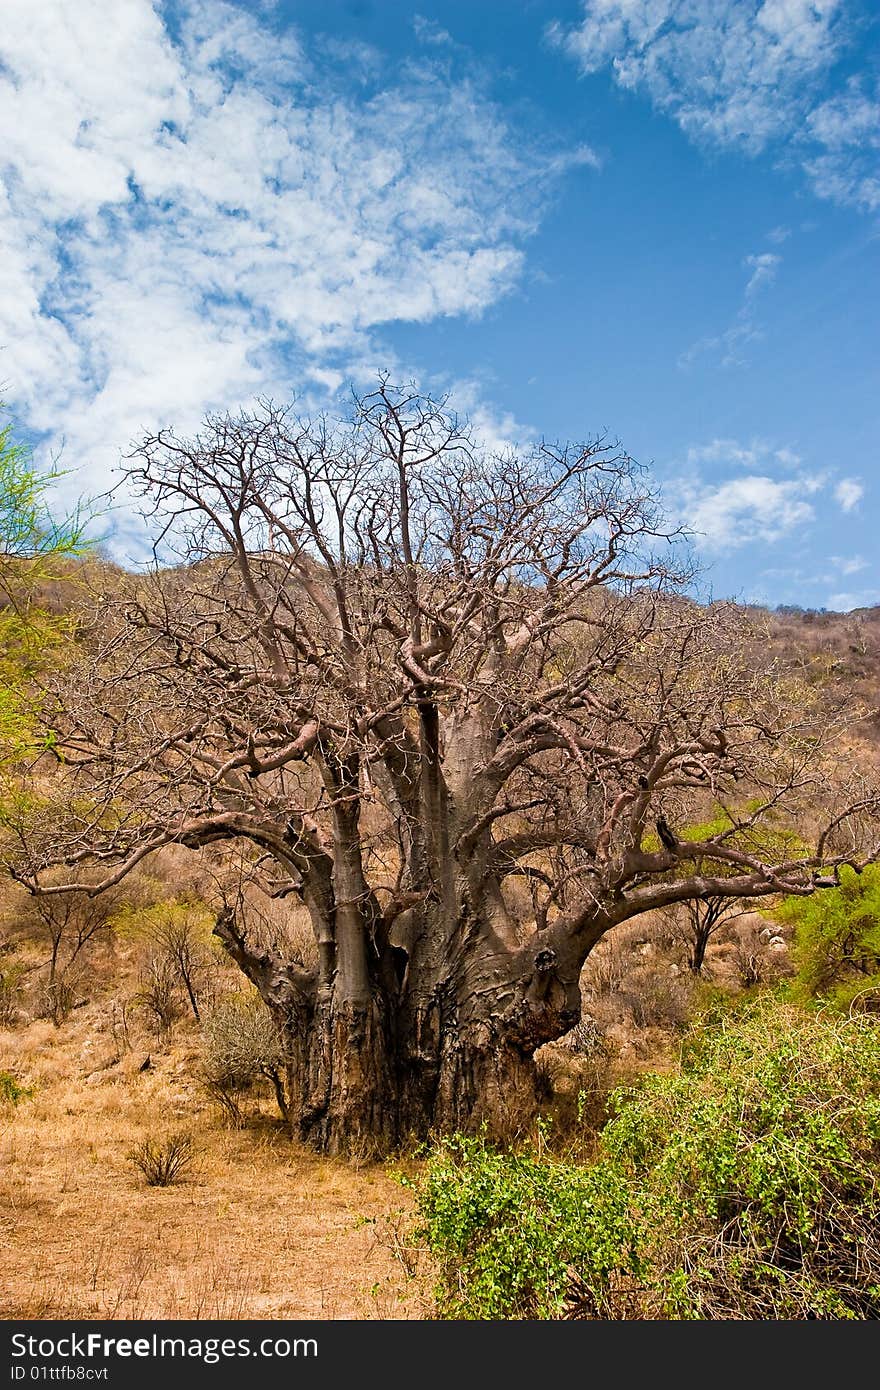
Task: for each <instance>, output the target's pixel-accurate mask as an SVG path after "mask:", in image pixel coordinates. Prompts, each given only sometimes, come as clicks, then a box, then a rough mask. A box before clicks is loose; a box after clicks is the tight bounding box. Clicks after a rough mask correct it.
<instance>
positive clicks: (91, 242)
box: [0, 0, 593, 490]
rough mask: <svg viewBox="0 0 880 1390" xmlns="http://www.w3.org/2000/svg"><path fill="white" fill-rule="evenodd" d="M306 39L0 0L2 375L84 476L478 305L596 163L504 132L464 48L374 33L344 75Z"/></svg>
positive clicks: (194, 18)
mask: <svg viewBox="0 0 880 1390" xmlns="http://www.w3.org/2000/svg"><path fill="white" fill-rule="evenodd" d="M96 35H100V42H99V43H95V41H94V40H95V36H96ZM315 47H316V49H317V51H311V50H309V51H307V50H306V48H305V47H304V46H303V44H302V43H301V41H300V39H299V38H298V37H297V35H296V34H295V33H294V32H292V31H290V30H289V29H281V28H279V27H278V26H277V25H276V24H275V23H274V21H273V16H272V11H271V7H270V8H265V9H263V8H261V9H260V10H259V11H254V10H252V9H249V8H245V7H239V6H237V5H235V4H231V3H227V2H226V0H183V2H182V3H180V4H178V5H176V6H175V7H174V8H173V9H172V8H171V7H165V6H163V5H161V4H160V3H159V0H153V2H152V3H151V0H80V2H79V3H78V4H77V5H75V6H72V5H68V4H67V3H65V0H43V3H42V4H41V22H40V24H39V25H37V24H35V23H34V16H33V8H32V3H31V0H6V3H5V4H4V15H3V26H2V30H0V122H2V125H3V129H4V132H5V134H4V143H3V148H2V150H0V245H2V255H0V348H2V356H0V379H2V380H3V382H4V383H5V390H6V392H7V394H8V395H9V397H10V399H11V401H12V402H13V404H14V405H15V407H16V409H17V410H18V411H19V412H20V414H21V415H22V417H23V419H24V421H25V422H26V424H27V425H28V426H29V427H30V428H31V429H33V430H34V431H37V432H40V433H42V434H44V435H45V436H46V437H47V439H48V441H49V445H50V447H57V446H58V445H59V444H60V442H61V435H62V433H63V436H64V441H65V455H64V457H65V462H66V463H67V464H70V465H73V466H76V467H78V468H79V470H80V472H79V479H78V482H79V484H80V485H82V486H85V487H86V488H87V489H90V490H95V489H96V488H100V487H101V486H102V485H103V484H104V483H105V482H106V477H107V472H108V470H109V467H110V466H111V464H112V463H113V462H114V461H115V459H116V458H117V457H118V453H119V450H120V449H121V448H125V447H126V446H127V445H128V443H129V441H130V440H131V439H132V437H134V436H136V435H137V434H139V433H140V432H141V431H142V430H143V429H146V428H154V427H155V426H156V425H158V424H160V423H165V422H169V421H172V420H173V421H174V422H175V423H176V424H177V425H178V426H179V427H181V428H183V429H187V428H191V427H192V426H193V425H194V424H195V423H196V422H197V420H198V419H199V418H200V417H201V415H202V414H203V413H204V411H205V410H206V409H209V408H216V407H220V406H227V405H233V406H234V404H235V403H236V402H238V401H242V400H245V399H247V398H249V397H250V396H252V395H253V394H254V393H256V392H262V393H268V394H272V393H274V394H282V395H289V394H290V390H291V381H292V380H294V379H295V380H296V382H297V384H298V385H299V384H301V383H303V382H305V383H309V382H310V383H311V386H312V387H313V388H314V390H315V391H316V392H319V393H321V392H326V391H328V390H330V391H332V390H334V389H336V387H338V386H339V384H340V383H341V382H342V381H343V379H344V378H346V377H350V376H352V375H357V374H358V373H360V372H361V371H366V370H369V372H372V371H373V369H374V366H375V364H376V362H377V361H380V362H387V361H388V358H389V356H390V354H388V353H387V351H386V350H384V349H382V347H381V338H377V336H376V335H377V333H378V332H380V331H381V327H382V325H384V324H388V323H391V322H401V321H406V322H414V323H424V322H428V321H430V320H432V319H437V318H443V317H445V316H450V315H471V316H474V315H479V314H481V313H482V312H483V311H484V310H485V309H486V308H487V307H488V306H489V305H491V304H493V303H494V302H496V301H497V300H498V299H499V297H500V296H503V295H504V294H506V293H507V292H508V291H509V290H510V289H511V287H512V286H513V285H514V284H515V283H516V282H517V279H518V277H519V275H520V272H521V269H522V260H523V253H522V245H523V242H524V239H525V238H527V237H528V236H529V235H530V234H531V233H533V232H534V231H535V230H536V228H537V226H538V222H539V219H540V215H541V206H542V201H543V200H544V197H545V195H546V193H547V190H548V188H549V186H550V185H551V184H552V183H553V182H554V181H555V180H557V179H558V178H559V177H560V176H561V175H562V174H563V173H564V172H565V171H566V170H567V169H568V168H570V167H571V165H572V164H573V163H581V164H583V163H589V162H591V161H592V159H593V156H592V154H591V152H590V151H588V150H586V149H581V150H577V151H571V152H567V151H562V150H560V149H558V148H553V149H548V148H542V147H541V146H540V145H539V142H537V141H536V140H530V139H529V138H526V137H524V136H523V134H522V132H520V131H518V130H514V129H513V128H511V126H510V125H509V123H508V122H507V121H506V120H505V118H504V117H503V116H502V115H501V114H500V112H499V110H498V109H497V107H496V106H494V105H493V103H492V101H491V100H490V98H489V96H488V94H487V91H486V90H485V87H484V84H483V82H482V81H481V80H480V78H479V76H478V75H474V74H473V73H469V72H468V70H467V66H466V63H465V61H464V60H462V62H461V63H460V64H459V66H458V70H457V72H456V74H454V75H452V74H451V73H450V71H449V70H448V68H447V67H444V66H442V65H437V64H433V63H432V62H431V61H430V60H429V59H421V60H419V61H418V62H417V63H411V64H409V65H406V64H404V65H398V66H396V67H395V68H394V69H393V70H391V69H389V70H388V71H386V70H385V69H384V68H383V62H382V57H381V55H378V54H375V53H371V55H370V61H369V62H364V63H361V64H360V66H359V69H358V72H359V74H360V81H359V84H353V83H352V82H351V80H350V71H349V69H350V65H348V66H346V65H345V63H343V65H342V67H341V68H340V67H339V66H338V65H337V60H336V58H335V57H334V54H335V49H334V47H333V44H332V43H331V42H330V41H329V40H328V41H327V42H326V43H324V44H323V46H322V47H320V48H318V46H317V45H316V46H315ZM59 422H63V428H62V429H59Z"/></svg>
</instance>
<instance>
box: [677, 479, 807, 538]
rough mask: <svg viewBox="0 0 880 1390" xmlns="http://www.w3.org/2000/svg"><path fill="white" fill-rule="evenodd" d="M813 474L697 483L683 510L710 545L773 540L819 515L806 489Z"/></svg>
mask: <svg viewBox="0 0 880 1390" xmlns="http://www.w3.org/2000/svg"><path fill="white" fill-rule="evenodd" d="M816 490H817V488H816V486H815V485H814V484H813V482H812V480H803V479H799V480H797V481H796V482H794V481H793V482H779V481H777V480H775V479H773V478H767V477H763V476H760V475H755V474H750V475H748V476H747V477H744V478H731V479H729V480H728V481H727V482H724V483H721V484H720V485H719V486H717V487H705V486H704V487H694V488H692V489H691V490H690V495H689V496H688V495H687V494H686V495H685V498H684V507H683V508H682V512H683V515H684V518H685V524H686V525H687V526H688V528H689V529H690V530H692V531H694V532H696V533H697V535H698V536H699V537H702V539H703V541H704V543H705V545H706V546H708V547H709V548H710V549H712V550H733V549H736V548H737V547H739V546H741V545H746V544H747V543H748V542H750V541H755V540H760V541H775V540H778V539H779V538H780V537H781V536H784V535H785V534H786V533H787V532H789V531H792V530H793V529H794V528H795V527H797V526H803V525H805V524H807V523H808V522H810V521H812V520H813V517H814V515H815V513H814V510H813V507H812V505H811V504H810V502H808V501H807V500H806V496H805V495H804V494H805V493H806V494H807V495H810V494H811V493H813V492H814V491H816Z"/></svg>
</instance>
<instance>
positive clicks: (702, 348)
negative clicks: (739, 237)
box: [678, 251, 782, 371]
mask: <svg viewBox="0 0 880 1390" xmlns="http://www.w3.org/2000/svg"><path fill="white" fill-rule="evenodd" d="M781 264H782V257H781V256H779V255H777V254H776V253H775V252H773V251H762V252H760V253H755V254H754V255H750V256H746V257H745V258H744V260H743V266H744V268H745V269H746V270H749V271H751V274H750V275H749V278H748V280H747V281H746V285H745V289H744V290H743V299H742V304H741V305H740V307H739V309H738V310H737V312H736V316H735V318H734V319H733V321H732V323H730V324H729V325H728V327H727V328H725V329H724V330H723V331H722V332H721V333H712V334H707V335H706V336H705V337H703V338H699V339H698V340H697V342H695V343H692V344H691V346H690V347H689V348H686V349H685V351H684V352H683V353H681V354H680V355H679V358H678V366H679V367H681V368H682V369H683V370H685V371H686V370H687V369H688V368H690V367H692V366H693V365H694V363H695V362H697V361H699V360H700V359H701V358H709V359H710V361H715V362H717V364H718V365H719V366H721V367H747V366H748V365H749V360H748V357H747V356H746V351H745V350H746V348H747V346H748V344H749V343H754V342H759V341H760V340H761V339H762V338H763V336H764V333H763V329H762V328H761V327H760V324H759V323H758V321H757V318H756V302H757V300H758V299H759V297H760V295H761V294H762V292H763V291H764V290H766V289H769V288H770V286H771V285H772V284H773V282H774V280H775V279H776V274H777V271H778V269H779V267H780V265H781Z"/></svg>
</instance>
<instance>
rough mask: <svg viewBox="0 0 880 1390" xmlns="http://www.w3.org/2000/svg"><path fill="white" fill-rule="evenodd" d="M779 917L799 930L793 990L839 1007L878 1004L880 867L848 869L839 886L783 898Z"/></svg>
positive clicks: (776, 912)
mask: <svg viewBox="0 0 880 1390" xmlns="http://www.w3.org/2000/svg"><path fill="white" fill-rule="evenodd" d="M773 915H774V916H775V917H776V918H778V919H779V920H781V921H783V922H787V923H789V924H791V925H792V926H793V927H794V928H795V943H794V958H795V963H796V965H797V976H796V979H795V981H794V988H795V990H796V991H797V992H798V993H799V994H800V995H801V996H802V997H805V998H820V999H824V1000H827V1001H828V1002H830V1003H833V1004H835V1005H837V1006H839V1007H841V1008H848V1007H849V1005H850V1004H851V1003H853V1002H854V1001H861V1003H862V1004H865V1003H870V1002H872V1001H873V1003H874V1004H877V1002H878V1001H880V865H877V864H873V865H870V866H869V867H868V868H866V869H864V870H863V871H862V873H861V874H857V873H855V872H854V870H852V869H850V868H847V867H846V866H844V867H843V868H842V869H841V871H840V887H839V888H825V889H822V890H821V891H820V892H817V893H814V894H813V895H812V897H809V898H799V897H791V898H785V899H783V901H782V903H781V904H780V905H779V906H778V907H777V908H775V909H774V914H773Z"/></svg>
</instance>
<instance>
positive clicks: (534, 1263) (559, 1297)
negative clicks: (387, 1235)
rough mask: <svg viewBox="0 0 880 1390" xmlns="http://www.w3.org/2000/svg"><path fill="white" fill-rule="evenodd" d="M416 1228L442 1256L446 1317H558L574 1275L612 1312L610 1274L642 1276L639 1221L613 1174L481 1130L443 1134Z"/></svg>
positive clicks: (421, 1189)
mask: <svg viewBox="0 0 880 1390" xmlns="http://www.w3.org/2000/svg"><path fill="white" fill-rule="evenodd" d="M417 1202H418V1210H419V1214H420V1217H421V1226H420V1228H419V1230H418V1231H417V1232H416V1237H417V1239H419V1240H422V1241H425V1242H426V1243H427V1245H428V1247H429V1248H430V1250H431V1251H432V1253H433V1254H434V1255H435V1256H436V1257H437V1259H438V1261H439V1265H440V1269H441V1282H440V1285H439V1286H438V1289H437V1302H438V1308H439V1311H440V1312H441V1314H442V1315H443V1316H446V1317H451V1318H468V1319H484V1318H488V1319H493V1318H495V1319H497V1318H558V1317H560V1316H562V1314H563V1311H564V1309H565V1307H566V1305H567V1303H568V1302H569V1300H570V1297H571V1292H572V1275H573V1272H574V1277H575V1278H576V1280H577V1281H578V1284H579V1285H582V1286H583V1287H584V1288H585V1289H588V1290H589V1295H590V1298H591V1300H592V1302H593V1304H594V1306H595V1310H596V1311H595V1315H596V1316H598V1317H603V1316H606V1314H607V1313H608V1312H609V1311H610V1309H611V1306H612V1299H611V1293H612V1282H613V1281H619V1277H620V1275H621V1274H622V1273H623V1274H625V1275H629V1276H632V1277H633V1278H636V1279H637V1278H638V1277H639V1276H640V1274H641V1272H642V1265H641V1260H640V1257H639V1253H638V1246H639V1232H640V1226H639V1222H638V1220H637V1218H636V1217H635V1216H634V1215H633V1213H632V1211H631V1210H630V1208H629V1205H628V1201H627V1194H626V1191H625V1189H623V1188H620V1187H619V1186H618V1185H617V1183H616V1181H615V1176H614V1174H613V1173H612V1172H611V1171H610V1169H608V1168H606V1167H603V1166H602V1165H596V1166H595V1167H592V1168H582V1167H573V1166H570V1165H567V1164H565V1163H561V1162H558V1161H557V1160H555V1159H553V1158H551V1157H550V1156H549V1155H542V1154H541V1153H540V1152H539V1151H534V1150H526V1151H524V1152H521V1153H499V1152H498V1151H497V1150H495V1149H493V1148H492V1147H491V1145H489V1144H488V1143H487V1142H486V1141H485V1139H484V1138H465V1137H463V1136H453V1137H452V1138H450V1139H446V1140H444V1141H442V1142H441V1144H440V1145H439V1147H438V1148H437V1149H436V1151H435V1152H434V1154H433V1156H432V1158H431V1161H430V1162H429V1164H428V1167H427V1170H426V1174H425V1177H424V1179H423V1180H422V1182H421V1183H420V1184H419V1185H417Z"/></svg>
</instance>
